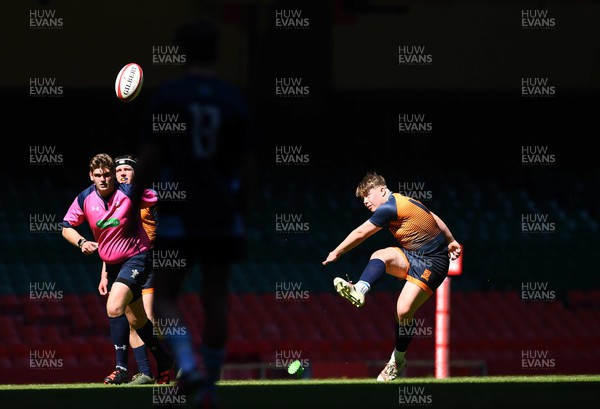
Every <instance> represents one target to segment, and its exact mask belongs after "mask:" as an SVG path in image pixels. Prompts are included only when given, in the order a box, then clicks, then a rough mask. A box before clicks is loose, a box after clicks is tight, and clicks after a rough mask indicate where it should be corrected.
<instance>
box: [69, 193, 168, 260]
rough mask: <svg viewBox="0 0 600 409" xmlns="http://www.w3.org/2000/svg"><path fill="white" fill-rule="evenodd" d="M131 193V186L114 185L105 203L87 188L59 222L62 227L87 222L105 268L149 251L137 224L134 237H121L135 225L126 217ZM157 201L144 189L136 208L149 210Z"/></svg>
mask: <svg viewBox="0 0 600 409" xmlns="http://www.w3.org/2000/svg"><path fill="white" fill-rule="evenodd" d="M131 191H132V186H131V185H127V184H122V183H115V190H114V192H113V193H112V195H110V197H108V198H106V199H105V198H103V197H102V196H101V195H100V194H99V193H98V191H97V190H96V187H95V186H94V185H91V186H90V187H88V188H87V189H85V190H84V191H82V192H81V193H80V194H79V195H78V196H77V197H76V198H75V200H73V203H72V204H71V206H70V207H69V210H68V211H67V213H66V215H65V217H64V218H63V226H64V227H76V226H79V225H80V224H82V223H83V222H84V221H87V222H88V224H89V226H90V229H91V230H92V234H93V235H94V241H96V242H97V243H98V255H99V256H100V259H101V260H102V261H104V262H105V263H106V264H118V263H122V262H124V261H125V260H127V259H129V258H131V257H132V256H135V255H138V254H140V253H144V252H146V251H148V250H149V249H150V248H151V242H150V238H149V237H148V234H147V233H146V230H144V228H143V227H142V225H141V223H138V227H137V231H136V232H135V235H134V236H131V235H126V234H124V232H125V229H126V227H127V226H128V225H129V223H133V222H137V220H131V219H130V217H128V215H129V214H130V212H129V209H130V208H131V207H132V205H133V204H132V202H131V199H130V195H131ZM157 201H158V196H157V194H156V192H155V191H154V190H152V189H145V190H144V194H143V197H142V202H141V204H140V206H141V207H151V206H154V205H155V204H156V203H157Z"/></svg>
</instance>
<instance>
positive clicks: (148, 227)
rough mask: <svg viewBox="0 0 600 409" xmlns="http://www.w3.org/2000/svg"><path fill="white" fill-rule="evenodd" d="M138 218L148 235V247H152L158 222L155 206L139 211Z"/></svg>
mask: <svg viewBox="0 0 600 409" xmlns="http://www.w3.org/2000/svg"><path fill="white" fill-rule="evenodd" d="M140 217H141V218H142V226H143V227H144V230H145V231H146V234H147V235H148V239H149V240H150V246H151V247H152V246H153V245H154V241H155V240H156V226H157V222H158V216H157V209H156V206H152V207H144V208H142V209H140Z"/></svg>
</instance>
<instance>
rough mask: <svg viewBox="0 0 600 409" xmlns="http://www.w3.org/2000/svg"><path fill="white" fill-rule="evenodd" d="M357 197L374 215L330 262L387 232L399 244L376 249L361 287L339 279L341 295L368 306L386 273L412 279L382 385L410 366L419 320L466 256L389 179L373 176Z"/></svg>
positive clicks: (424, 209)
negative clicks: (409, 354)
mask: <svg viewBox="0 0 600 409" xmlns="http://www.w3.org/2000/svg"><path fill="white" fill-rule="evenodd" d="M356 196H357V197H360V198H362V199H363V203H364V205H365V206H366V207H367V209H369V210H370V211H371V212H373V215H372V216H371V218H369V219H368V220H367V221H365V222H364V223H363V224H361V225H360V226H358V227H357V228H356V229H354V230H353V231H352V232H350V234H348V236H347V237H346V238H345V239H344V240H343V241H342V242H341V243H340V244H339V245H338V246H337V247H336V248H335V249H334V250H333V251H331V252H330V253H329V255H328V256H327V258H326V259H325V261H323V264H324V265H326V264H329V263H331V262H334V261H336V260H338V259H339V258H340V256H341V255H342V254H344V253H346V252H348V251H350V250H351V249H353V248H354V247H356V246H358V245H359V244H360V243H362V242H363V241H364V240H366V239H367V238H369V237H370V236H372V235H373V234H375V233H377V232H378V231H380V230H382V229H384V228H387V229H389V230H390V232H391V233H392V235H393V236H394V238H395V239H396V241H397V242H398V246H393V247H387V248H384V249H380V250H377V251H375V252H374V253H373V254H372V255H371V259H370V260H369V263H368V264H367V266H366V267H365V269H364V270H363V272H362V274H361V276H360V279H359V281H358V282H357V283H356V284H352V283H350V282H347V281H346V280H344V279H342V278H340V277H336V278H335V279H334V280H333V284H334V287H335V289H336V291H337V292H338V293H339V294H340V295H341V296H342V297H344V298H346V299H347V300H348V301H350V302H351V303H352V304H353V305H355V306H357V307H362V306H363V305H364V303H365V295H366V294H367V292H368V291H369V290H370V289H371V287H372V286H373V285H374V284H376V283H377V282H378V281H379V280H380V279H381V278H382V277H383V275H384V274H385V273H387V274H390V275H392V276H394V277H397V278H399V279H401V280H406V282H405V284H404V287H403V288H402V291H401V292H400V295H399V296H398V302H397V305H396V332H395V338H396V347H395V349H394V351H393V352H392V354H391V356H390V360H389V361H388V363H387V364H386V365H385V367H384V368H383V370H382V371H381V373H380V374H379V376H378V377H377V380H378V381H391V380H394V379H395V378H396V377H397V376H398V374H399V373H400V372H401V371H402V369H403V368H404V367H405V366H406V358H405V353H406V351H407V349H408V346H409V344H410V342H411V341H412V337H413V334H414V327H413V325H414V324H413V317H414V315H415V313H416V311H417V310H418V308H419V307H420V306H421V305H423V303H424V302H425V301H426V300H427V299H428V298H429V297H430V296H431V295H432V294H433V292H434V291H435V290H436V289H437V287H438V286H439V285H440V284H441V283H442V281H444V279H445V278H446V276H447V275H448V267H449V265H450V260H454V259H456V258H457V257H459V256H460V251H461V248H460V244H459V243H458V242H457V241H456V240H455V239H454V237H453V236H452V233H451V232H450V230H449V229H448V226H446V224H445V223H444V222H443V221H442V220H441V219H440V218H439V217H438V216H436V215H435V214H434V213H433V212H431V211H430V210H429V209H428V208H427V207H425V205H423V204H422V203H421V202H419V201H417V200H414V199H411V198H410V197H407V196H403V195H401V194H399V193H392V192H391V191H390V189H388V188H387V185H386V182H385V179H384V178H383V177H382V176H380V175H378V174H377V173H374V172H373V173H368V174H367V175H366V176H365V177H364V178H363V179H362V181H361V182H360V183H359V185H358V187H357V188H356Z"/></svg>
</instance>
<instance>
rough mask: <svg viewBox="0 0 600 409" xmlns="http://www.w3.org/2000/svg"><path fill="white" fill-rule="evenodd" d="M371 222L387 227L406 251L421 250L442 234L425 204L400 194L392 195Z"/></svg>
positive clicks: (374, 214)
mask: <svg viewBox="0 0 600 409" xmlns="http://www.w3.org/2000/svg"><path fill="white" fill-rule="evenodd" d="M369 220H370V221H371V223H373V224H374V225H375V226H378V227H383V228H385V227H387V228H388V229H389V230H390V232H391V233H392V234H393V235H394V237H395V238H396V240H397V241H398V243H399V244H400V247H402V248H403V249H406V250H419V249H421V248H422V247H423V246H425V245H426V244H427V243H429V242H430V241H431V240H433V239H434V238H435V237H437V236H438V235H439V234H440V233H441V232H442V231H441V229H440V228H439V226H438V224H437V222H436V221H435V219H434V218H433V216H432V215H431V212H430V211H429V209H427V207H425V205H423V203H421V202H419V201H418V200H415V199H412V198H410V197H408V196H403V195H401V194H399V193H393V194H391V195H390V197H389V199H388V201H387V202H386V203H384V204H382V205H381V206H379V207H378V208H377V210H375V212H374V213H373V216H371V218H370V219H369Z"/></svg>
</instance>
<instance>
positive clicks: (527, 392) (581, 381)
mask: <svg viewBox="0 0 600 409" xmlns="http://www.w3.org/2000/svg"><path fill="white" fill-rule="evenodd" d="M218 390H219V395H220V397H221V403H222V408H223V409H234V408H245V409H248V408H257V409H269V408H278V409H279V408H281V409H295V408H303V409H312V408H348V409H353V408H357V409H359V408H360V409H375V408H478V409H488V408H528V409H531V408H544V409H547V408H561V409H567V408H588V407H596V406H597V405H598V401H599V398H600V375H597V376H596V375H579V376H556V375H553V376H501V377H451V378H447V379H442V380H439V379H434V378H402V379H399V380H397V381H394V382H390V383H380V382H377V381H374V380H372V379H323V380H318V379H314V380H312V379H300V380H295V379H290V380H271V381H270V380H249V381H222V382H220V383H219V386H218ZM0 407H1V408H3V409H12V408H15V409H17V408H18V409H21V408H23V409H29V408H61V409H68V408H73V409H75V408H76V409H95V408H98V409H108V408H132V409H138V408H139V409H142V408H152V409H160V408H167V407H177V408H188V407H192V406H191V401H190V400H188V399H187V397H185V396H183V397H182V396H181V395H178V394H177V386H176V385H174V384H172V385H161V386H152V385H144V386H126V385H120V386H106V385H103V384H44V385H0Z"/></svg>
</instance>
